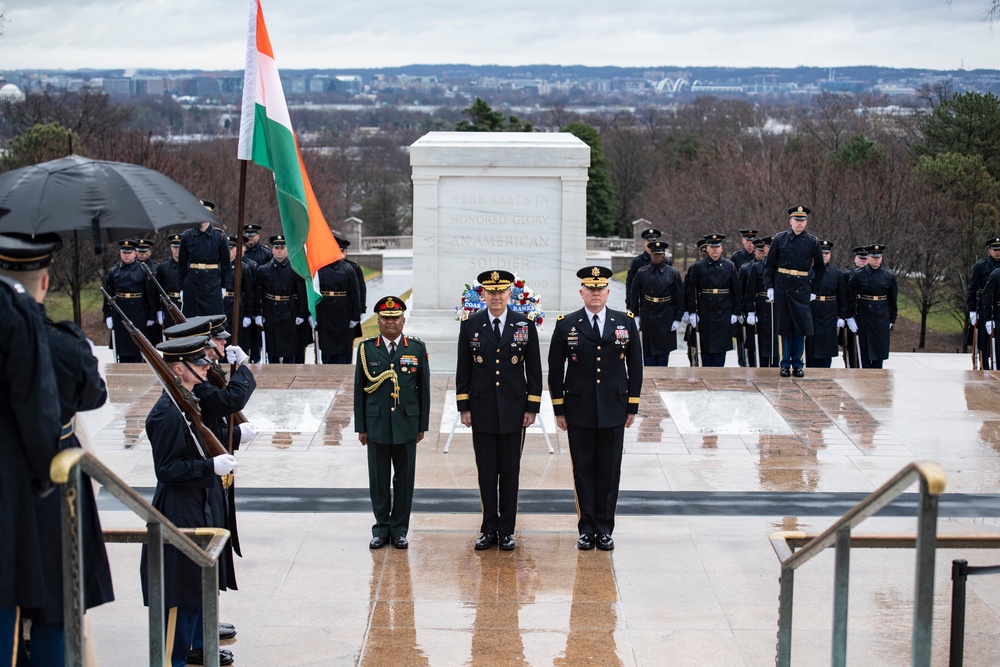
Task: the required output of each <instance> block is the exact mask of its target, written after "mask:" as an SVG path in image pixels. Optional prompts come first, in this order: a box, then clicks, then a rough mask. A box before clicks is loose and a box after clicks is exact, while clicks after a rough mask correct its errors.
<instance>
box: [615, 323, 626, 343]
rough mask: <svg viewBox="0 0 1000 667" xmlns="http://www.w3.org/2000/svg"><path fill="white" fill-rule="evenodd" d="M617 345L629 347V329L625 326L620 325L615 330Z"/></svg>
mask: <svg viewBox="0 0 1000 667" xmlns="http://www.w3.org/2000/svg"><path fill="white" fill-rule="evenodd" d="M615 345H628V329H626V328H625V325H624V324H619V325H618V327H617V328H616V329H615Z"/></svg>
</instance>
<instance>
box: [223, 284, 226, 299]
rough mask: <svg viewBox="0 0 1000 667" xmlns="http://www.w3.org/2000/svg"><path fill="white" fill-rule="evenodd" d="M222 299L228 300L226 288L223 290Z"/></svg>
mask: <svg viewBox="0 0 1000 667" xmlns="http://www.w3.org/2000/svg"><path fill="white" fill-rule="evenodd" d="M222 298H223V299H225V298H226V288H225V287H223V288H222Z"/></svg>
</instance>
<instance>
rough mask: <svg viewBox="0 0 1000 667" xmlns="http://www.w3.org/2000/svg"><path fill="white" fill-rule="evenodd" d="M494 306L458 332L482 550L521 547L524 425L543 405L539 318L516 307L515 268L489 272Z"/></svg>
mask: <svg viewBox="0 0 1000 667" xmlns="http://www.w3.org/2000/svg"><path fill="white" fill-rule="evenodd" d="M477 280H478V281H479V284H480V285H482V286H483V291H484V292H485V294H484V295H483V297H484V301H486V306H487V307H486V308H484V309H483V310H480V311H477V312H476V313H473V314H472V315H467V316H466V317H465V318H464V319H463V320H462V325H461V327H460V328H459V333H458V366H457V370H456V372H455V400H456V401H457V403H458V410H459V412H460V413H461V417H462V423H463V424H465V425H466V426H469V427H471V428H472V448H473V450H475V453H476V469H477V470H478V473H479V474H478V479H479V497H480V501H481V504H482V508H483V521H482V524H481V526H480V532H481V533H482V535H481V536H480V537H479V539H478V540H476V544H475V549H476V550H477V551H483V550H484V549H489V548H490V547H491V546H493V545H494V544H499V547H500V549H501V550H503V551H510V550H511V549H513V548H514V547H515V542H514V527H515V523H516V521H517V491H518V486H519V479H520V471H521V450H522V448H523V447H524V430H525V429H526V428H527V427H529V426H531V425H532V424H533V423H535V415H536V414H538V411H539V409H540V408H541V405H542V357H541V353H540V352H539V345H538V332H537V330H536V328H535V323H534V322H532V321H530V320H529V319H528V318H527V317H526V316H525V315H524V314H523V313H519V312H516V311H514V310H510V309H509V308H508V304H509V302H510V295H511V286H512V285H513V284H514V280H515V278H514V274H513V273H510V272H509V271H499V270H497V271H485V272H483V273H481V274H479V276H478V278H477Z"/></svg>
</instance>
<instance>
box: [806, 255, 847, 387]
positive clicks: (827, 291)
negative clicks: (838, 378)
mask: <svg viewBox="0 0 1000 667" xmlns="http://www.w3.org/2000/svg"><path fill="white" fill-rule="evenodd" d="M819 249H820V252H822V253H823V262H824V263H825V264H826V271H825V272H824V274H823V279H822V280H813V283H812V290H813V291H812V294H813V296H814V297H815V298H814V299H813V300H812V302H811V303H810V304H809V306H810V308H812V316H813V335H812V336H807V337H806V366H808V367H809V368H830V366H831V365H832V362H833V358H834V357H836V356H837V355H838V354H839V353H840V346H839V344H838V342H837V340H838V338H839V336H838V334H839V333H840V330H841V329H842V328H843V327H844V323H845V321H846V320H847V278H846V277H845V276H844V272H843V271H841V270H840V269H838V268H837V267H836V266H831V265H830V257H831V256H832V255H831V253H832V250H833V241H829V240H827V239H820V242H819Z"/></svg>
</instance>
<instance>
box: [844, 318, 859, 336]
mask: <svg viewBox="0 0 1000 667" xmlns="http://www.w3.org/2000/svg"><path fill="white" fill-rule="evenodd" d="M847 328H848V329H850V330H851V333H858V323H857V322H855V321H854V318H853V317H848V318H847Z"/></svg>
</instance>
